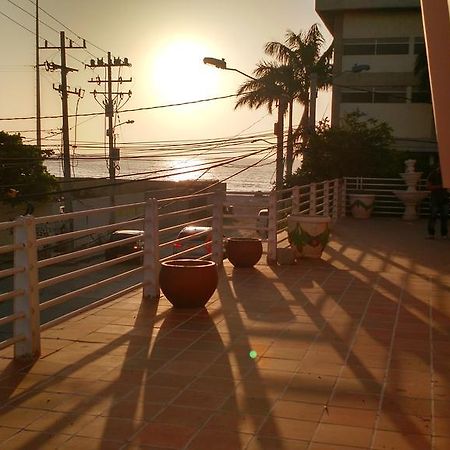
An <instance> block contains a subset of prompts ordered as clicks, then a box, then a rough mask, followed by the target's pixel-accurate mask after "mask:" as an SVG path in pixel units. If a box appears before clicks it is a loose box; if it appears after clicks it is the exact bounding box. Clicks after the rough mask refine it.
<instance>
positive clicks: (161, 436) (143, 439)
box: [131, 423, 196, 449]
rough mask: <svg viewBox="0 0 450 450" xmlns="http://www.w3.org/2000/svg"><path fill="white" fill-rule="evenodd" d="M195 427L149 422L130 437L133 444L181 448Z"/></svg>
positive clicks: (192, 433)
mask: <svg viewBox="0 0 450 450" xmlns="http://www.w3.org/2000/svg"><path fill="white" fill-rule="evenodd" d="M195 431H196V428H191V427H186V426H181V425H173V424H165V423H150V424H148V425H146V426H145V427H144V428H143V429H142V430H141V431H139V433H137V435H136V436H135V437H134V438H133V439H132V441H131V443H132V444H134V445H139V444H141V445H147V446H155V447H158V446H159V447H167V448H172V449H183V448H184V447H185V446H186V444H187V443H188V442H189V440H190V439H191V438H192V436H193V435H194V433H195Z"/></svg>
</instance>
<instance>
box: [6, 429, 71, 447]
mask: <svg viewBox="0 0 450 450" xmlns="http://www.w3.org/2000/svg"><path fill="white" fill-rule="evenodd" d="M68 439H70V436H68V435H65V434H50V433H42V432H40V431H39V432H38V431H29V430H21V431H20V432H18V433H16V434H14V435H13V436H12V437H10V438H9V439H8V440H7V441H5V442H2V444H1V445H2V450H19V449H32V448H33V449H39V450H41V449H42V450H50V449H55V448H61V446H62V445H63V443H64V442H65V441H67V440H68Z"/></svg>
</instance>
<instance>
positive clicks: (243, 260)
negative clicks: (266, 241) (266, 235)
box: [227, 237, 262, 267]
mask: <svg viewBox="0 0 450 450" xmlns="http://www.w3.org/2000/svg"><path fill="white" fill-rule="evenodd" d="M261 255H262V242H261V239H256V238H237V237H235V238H234V237H233V238H229V239H228V241H227V257H228V260H229V261H230V262H231V264H233V266H235V267H253V266H254V265H255V264H256V263H257V262H258V261H259V259H260V258H261Z"/></svg>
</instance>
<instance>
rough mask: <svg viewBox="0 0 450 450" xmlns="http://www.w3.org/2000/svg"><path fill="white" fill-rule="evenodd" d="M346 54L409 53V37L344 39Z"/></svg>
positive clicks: (344, 51) (344, 52)
mask: <svg viewBox="0 0 450 450" xmlns="http://www.w3.org/2000/svg"><path fill="white" fill-rule="evenodd" d="M343 44H344V48H343V54H344V55H407V54H408V53H409V38H407V37H400V38H367V39H344V42H343Z"/></svg>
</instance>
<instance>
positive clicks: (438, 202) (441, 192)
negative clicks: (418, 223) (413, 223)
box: [427, 166, 449, 239]
mask: <svg viewBox="0 0 450 450" xmlns="http://www.w3.org/2000/svg"><path fill="white" fill-rule="evenodd" d="M427 189H428V190H429V191H430V217H429V219H428V238H429V239H434V236H435V231H436V230H435V226H436V221H437V218H438V216H439V220H440V232H441V237H442V238H443V239H447V238H448V228H447V222H448V206H449V205H448V203H449V197H448V191H447V189H446V188H444V186H443V184H442V175H441V169H440V167H439V166H437V167H436V168H434V169H433V170H432V171H431V172H430V174H429V175H428V178H427Z"/></svg>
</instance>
